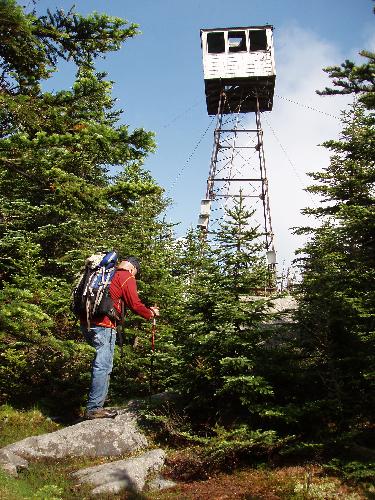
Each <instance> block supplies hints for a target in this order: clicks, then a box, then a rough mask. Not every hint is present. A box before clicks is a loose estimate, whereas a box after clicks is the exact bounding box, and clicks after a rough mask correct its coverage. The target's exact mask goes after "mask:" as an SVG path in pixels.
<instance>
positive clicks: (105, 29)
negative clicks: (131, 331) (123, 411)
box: [0, 0, 165, 403]
mask: <svg viewBox="0 0 375 500" xmlns="http://www.w3.org/2000/svg"><path fill="white" fill-rule="evenodd" d="M0 11H1V12H0V13H1V16H0V32H1V34H2V35H3V40H2V47H1V56H2V61H1V66H2V77H1V81H0V85H1V93H0V102H1V110H0V199H1V209H0V260H1V269H2V271H1V274H2V275H1V277H2V287H1V290H0V294H1V299H2V300H1V307H0V331H1V343H2V347H3V353H2V363H1V369H0V378H1V381H2V386H3V387H4V391H3V395H2V398H3V399H4V400H7V399H9V398H13V400H14V399H15V400H17V399H18V400H21V399H22V398H24V400H25V399H29V400H31V402H32V403H34V402H35V399H36V398H37V397H38V396H41V395H42V394H45V393H48V394H51V393H56V396H57V397H58V398H59V400H60V401H61V398H62V393H63V391H65V392H67V391H68V392H70V393H71V394H72V395H73V396H74V397H73V398H72V399H73V400H75V401H76V400H77V396H78V399H79V398H81V397H82V396H83V395H84V393H85V389H82V387H79V388H77V386H76V385H77V383H81V382H80V380H81V379H82V378H83V379H84V380H86V382H85V383H87V378H88V368H89V363H88V358H87V357H88V356H89V349H87V348H85V346H83V345H80V344H77V343H76V342H72V341H70V340H69V339H77V333H78V330H77V327H76V322H75V320H73V318H72V316H71V315H70V313H69V302H70V293H71V288H72V283H73V281H74V279H75V278H74V277H75V275H76V273H77V271H78V270H79V268H80V267H81V266H82V263H83V260H84V258H86V257H87V255H89V254H90V253H93V252H96V251H98V250H103V249H105V248H115V249H116V250H119V251H120V252H122V253H123V254H129V253H136V252H138V255H139V257H140V258H141V259H142V257H143V256H144V257H145V258H148V257H149V255H150V253H151V251H150V249H151V248H153V243H152V242H153V241H155V240H156V239H157V238H158V237H159V235H160V234H161V233H162V231H163V229H162V225H161V224H160V223H158V222H157V219H158V217H159V215H160V213H161V212H162V210H163V209H164V207H165V202H164V201H162V198H161V196H162V190H161V188H160V187H159V186H157V184H156V183H155V181H154V180H153V179H152V177H151V176H150V175H149V174H148V173H147V172H145V171H144V170H143V168H142V161H143V159H144V158H145V156H146V155H147V154H149V153H150V152H151V151H153V149H154V139H153V134H152V133H150V132H146V131H145V130H143V129H136V130H134V131H130V130H129V127H128V126H127V125H123V124H119V119H120V117H121V111H120V110H115V109H114V106H113V99H112V97H111V82H109V81H107V80H106V78H105V76H106V75H104V74H100V73H96V72H95V68H94V60H95V58H96V57H98V56H102V55H104V54H105V53H106V52H107V51H110V50H117V49H118V48H119V47H120V45H121V43H122V42H123V41H125V40H126V39H127V38H128V37H131V36H134V35H135V34H136V33H137V26H136V25H129V26H127V23H126V22H125V21H123V20H122V19H119V18H112V17H109V16H106V15H101V14H94V15H91V16H87V17H82V16H80V15H78V14H76V13H75V12H74V11H70V12H68V13H67V14H65V13H64V12H63V11H57V12H56V13H51V12H48V13H47V15H46V16H42V17H37V16H36V15H35V13H30V14H27V13H25V12H24V10H23V9H22V8H21V7H20V6H18V5H17V4H16V3H15V2H14V1H13V0H4V1H2V2H1V3H0ZM59 59H65V60H72V61H73V62H74V63H75V64H76V65H77V76H76V80H75V82H74V84H73V87H72V89H71V90H62V91H59V92H56V93H50V92H42V90H41V83H42V81H43V79H45V78H48V77H52V76H53V71H54V70H55V69H56V68H57V66H58V62H59ZM115 171H116V172H117V173H113V172H115ZM131 228H133V229H131ZM145 276H146V279H147V273H145ZM46 381H48V384H49V386H50V387H49V389H48V390H47V391H46V390H45V387H43V383H45V382H46ZM73 403H74V401H73Z"/></svg>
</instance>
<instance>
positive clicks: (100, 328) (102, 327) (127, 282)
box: [82, 256, 159, 419]
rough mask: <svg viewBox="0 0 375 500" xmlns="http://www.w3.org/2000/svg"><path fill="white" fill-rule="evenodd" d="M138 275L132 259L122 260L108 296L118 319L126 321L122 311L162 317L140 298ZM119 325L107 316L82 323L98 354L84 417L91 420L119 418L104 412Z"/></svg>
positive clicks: (138, 269) (134, 259) (89, 340)
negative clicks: (136, 278)
mask: <svg viewBox="0 0 375 500" xmlns="http://www.w3.org/2000/svg"><path fill="white" fill-rule="evenodd" d="M139 273H140V265H139V262H138V260H137V259H136V258H135V257H133V256H130V257H126V258H125V259H123V260H121V261H120V263H119V265H118V266H117V269H116V272H115V274H114V277H113V279H112V281H111V284H110V288H109V293H110V296H111V298H112V300H113V305H114V308H115V309H116V311H117V313H118V317H119V318H121V317H123V311H124V310H125V309H126V308H128V309H130V310H131V311H133V312H134V313H135V314H138V315H139V316H142V318H145V319H152V318H154V317H156V316H159V309H158V307H150V308H148V307H146V306H145V305H144V304H143V303H142V302H141V300H140V298H139V297H138V292H137V283H136V280H135V277H136V275H137V274H138V275H139ZM116 323H117V322H116V321H115V320H113V319H110V318H109V317H108V316H96V317H94V318H92V319H91V321H90V324H89V325H87V323H86V322H85V321H84V320H83V322H82V330H83V333H84V335H85V338H86V340H87V342H88V343H89V344H90V345H91V346H92V347H94V348H95V351H96V352H95V357H94V360H93V363H92V370H91V387H90V392H89V397H88V402H87V408H86V412H85V417H86V418H88V419H94V418H114V417H115V416H116V415H117V411H116V410H108V409H104V408H103V405H104V402H105V399H106V397H107V393H108V387H109V379H110V375H111V372H112V366H113V355H114V350H115V342H116V326H117V324H116ZM87 326H89V328H87Z"/></svg>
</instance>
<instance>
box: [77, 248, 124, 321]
mask: <svg viewBox="0 0 375 500" xmlns="http://www.w3.org/2000/svg"><path fill="white" fill-rule="evenodd" d="M117 260H118V257H117V254H116V252H113V251H112V252H104V253H98V254H94V255H91V256H90V257H89V258H88V259H86V263H85V270H84V272H83V273H82V274H81V276H80V279H79V281H78V284H77V286H76V287H75V288H74V290H73V297H72V304H71V309H72V311H73V313H74V314H76V315H77V316H80V317H82V316H84V315H85V316H86V319H87V323H88V325H90V320H92V318H93V317H94V316H102V315H106V316H108V317H109V318H110V319H111V320H115V321H117V320H119V319H121V318H120V317H119V314H118V312H117V311H116V309H115V308H114V306H113V300H112V298H111V296H110V294H109V286H110V284H111V281H112V278H113V276H114V274H115V272H116V268H115V266H116V263H117Z"/></svg>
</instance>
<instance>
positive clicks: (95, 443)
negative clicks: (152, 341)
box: [0, 408, 148, 475]
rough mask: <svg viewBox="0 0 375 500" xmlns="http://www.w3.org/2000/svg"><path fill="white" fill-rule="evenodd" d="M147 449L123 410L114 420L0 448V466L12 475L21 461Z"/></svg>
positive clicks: (130, 416) (80, 425)
mask: <svg viewBox="0 0 375 500" xmlns="http://www.w3.org/2000/svg"><path fill="white" fill-rule="evenodd" d="M147 446H148V442H147V439H146V437H145V436H144V435H143V434H142V433H141V432H140V431H139V430H138V428H137V425H136V412H135V411H133V410H132V409H130V408H127V409H123V410H121V411H120V412H119V415H118V416H117V417H116V418H114V419H110V418H103V419H97V420H86V421H84V422H80V423H78V424H75V425H72V426H70V427H66V428H64V429H60V430H58V431H55V432H51V433H48V434H42V435H40V436H32V437H28V438H26V439H22V441H18V442H16V443H12V444H9V445H7V446H5V447H4V448H2V449H0V465H1V466H2V467H3V469H4V470H7V472H9V473H10V474H13V475H15V474H16V473H17V472H16V471H17V469H18V468H20V467H27V462H26V460H24V459H39V458H64V457H77V456H80V457H81V456H87V457H105V456H119V455H124V454H126V453H130V452H133V451H137V450H140V449H142V448H145V447H147Z"/></svg>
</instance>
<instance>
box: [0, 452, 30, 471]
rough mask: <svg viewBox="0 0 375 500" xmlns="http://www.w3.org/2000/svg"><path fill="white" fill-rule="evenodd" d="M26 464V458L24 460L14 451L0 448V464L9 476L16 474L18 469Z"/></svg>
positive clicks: (24, 467)
mask: <svg viewBox="0 0 375 500" xmlns="http://www.w3.org/2000/svg"><path fill="white" fill-rule="evenodd" d="M28 465H29V464H28V462H27V460H24V459H23V458H21V457H19V456H18V455H16V454H15V453H13V452H11V451H9V450H4V448H3V449H2V450H0V466H1V468H2V469H3V470H4V471H5V472H7V473H8V474H10V475H11V476H17V475H18V471H19V470H20V469H26V468H27V467H28Z"/></svg>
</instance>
